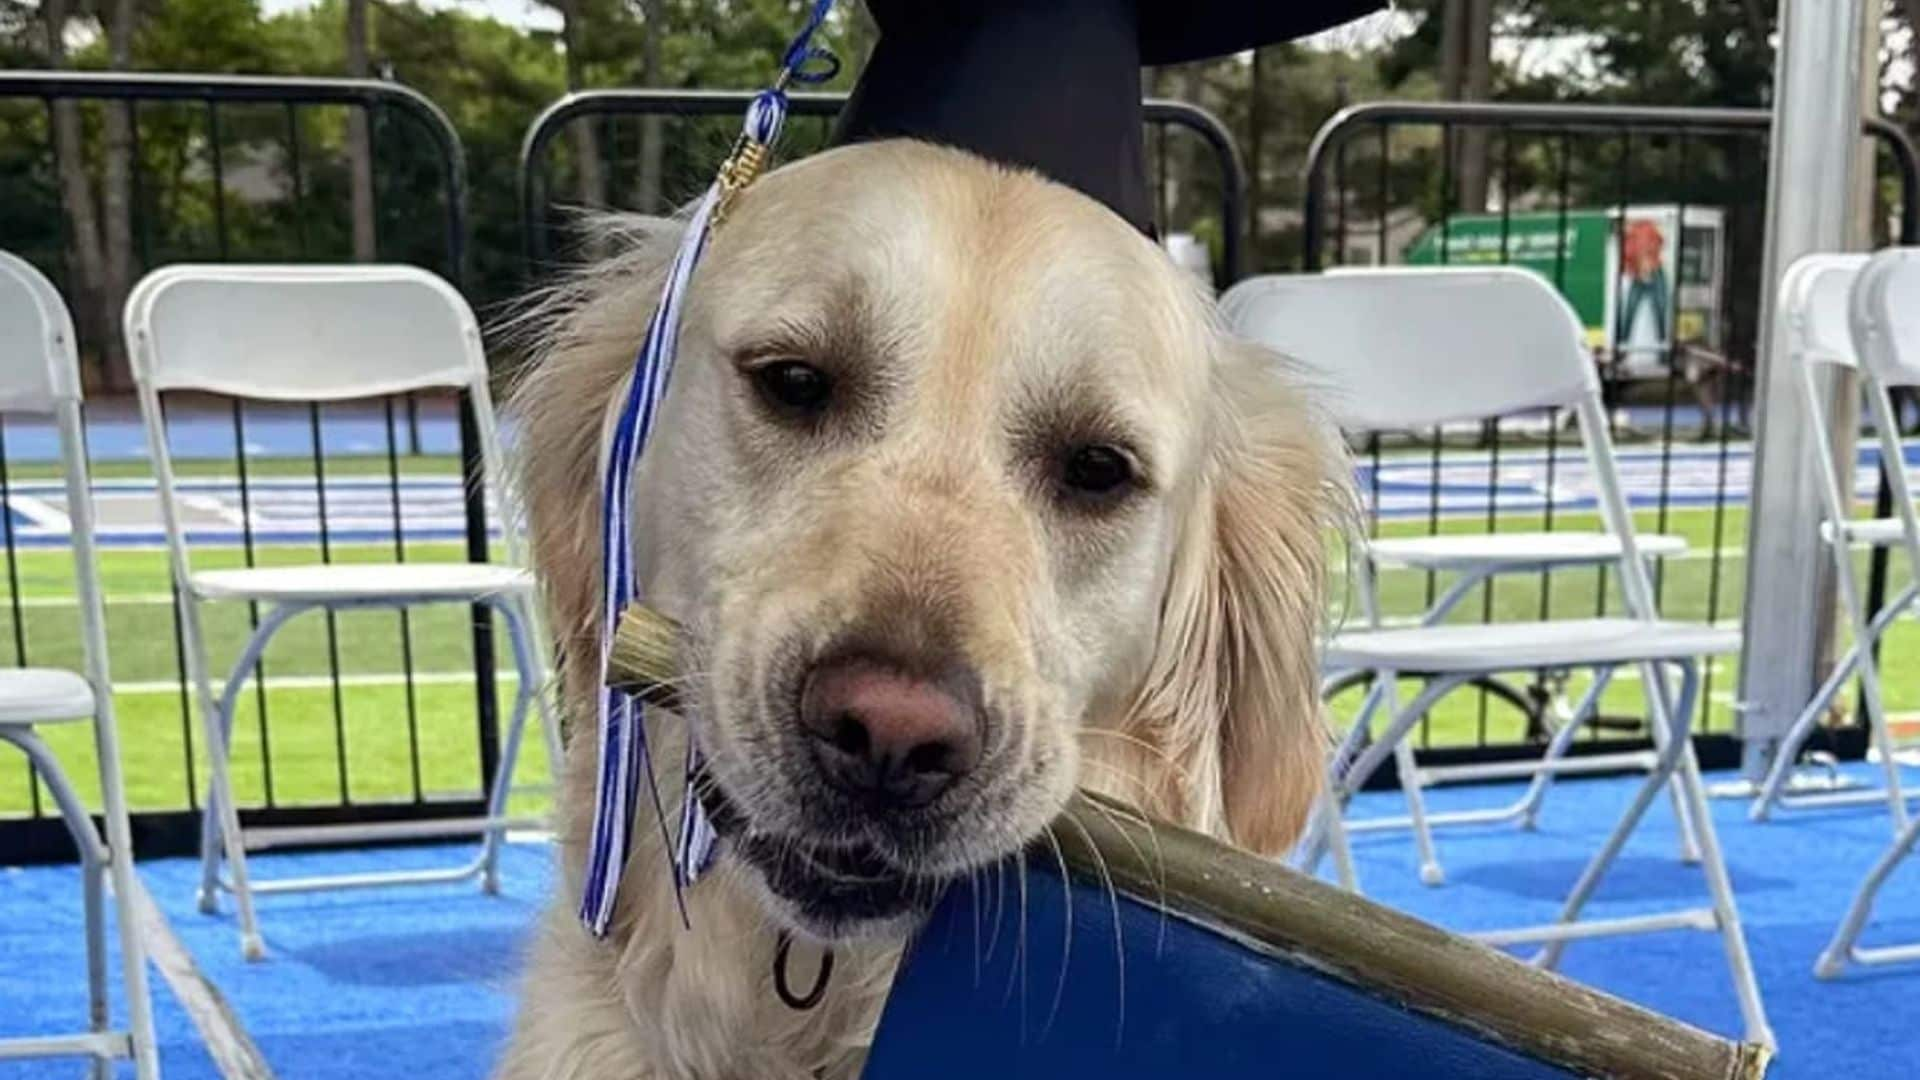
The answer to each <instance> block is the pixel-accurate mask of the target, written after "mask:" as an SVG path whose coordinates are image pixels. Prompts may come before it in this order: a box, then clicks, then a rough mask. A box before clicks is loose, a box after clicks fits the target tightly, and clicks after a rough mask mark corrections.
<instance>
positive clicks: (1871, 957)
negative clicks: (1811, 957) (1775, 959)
mask: <svg viewBox="0 0 1920 1080" xmlns="http://www.w3.org/2000/svg"><path fill="white" fill-rule="evenodd" d="M1916 843H1920V817H1916V818H1914V819H1912V820H1910V821H1908V822H1907V826H1906V828H1904V829H1902V830H1900V835H1899V836H1896V837H1895V838H1894V840H1893V843H1891V844H1889V845H1887V850H1886V851H1884V852H1882V853H1881V854H1880V858H1879V859H1878V860H1877V861H1876V862H1875V863H1874V864H1873V869H1871V870H1869V871H1867V876H1866V879H1865V880H1863V881H1862V882H1861V883H1860V887H1859V888H1858V889H1856V890H1855V891H1854V894H1853V900H1852V901H1851V902H1850V903H1848V905H1847V913H1846V915H1845V916H1843V917H1842V918H1841V920H1840V925H1839V926H1837V927H1835V928H1834V932H1833V940H1832V941H1830V942H1828V943H1827V947H1826V950H1825V951H1823V952H1822V953H1821V954H1820V959H1819V961H1818V962H1816V963H1815V964H1814V966H1813V973H1814V974H1815V975H1817V976H1819V977H1820V978H1822V979H1832V978H1836V977H1838V976H1839V975H1840V974H1841V973H1842V972H1843V971H1845V970H1846V968H1847V965H1848V964H1849V963H1853V964H1859V965H1861V966H1863V967H1874V966H1879V965H1884V964H1899V963H1909V962H1915V961H1920V943H1915V944H1912V945H1886V946H1881V947H1878V948H1863V947H1861V945H1860V944H1859V942H1860V932H1861V931H1862V930H1864V929H1866V925H1867V918H1868V916H1870V915H1872V914H1873V902H1874V899H1875V897H1876V896H1878V895H1879V892H1880V886H1882V885H1884V884H1885V883H1886V880H1887V877H1888V875H1890V874H1892V873H1893V869H1894V867H1896V866H1898V865H1900V861H1901V860H1902V859H1905V858H1906V857H1907V856H1908V855H1910V854H1912V853H1913V849H1914V845H1915V844H1916Z"/></svg>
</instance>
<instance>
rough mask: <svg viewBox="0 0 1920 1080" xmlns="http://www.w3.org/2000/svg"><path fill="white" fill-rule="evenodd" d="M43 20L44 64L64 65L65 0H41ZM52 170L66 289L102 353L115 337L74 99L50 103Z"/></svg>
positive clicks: (82, 134) (60, 67)
mask: <svg viewBox="0 0 1920 1080" xmlns="http://www.w3.org/2000/svg"><path fill="white" fill-rule="evenodd" d="M40 13H41V17H42V18H43V19H44V20H46V29H47V66H48V67H51V68H53V69H55V70H65V69H67V68H68V67H69V64H68V60H67V43H66V38H65V31H66V27H67V20H68V18H69V17H70V16H71V14H72V10H71V8H70V7H69V5H68V0H45V2H44V3H43V4H42V5H41V8H40ZM52 134H53V153H54V169H55V171H56V172H57V173H58V175H59V179H60V202H61V205H62V206H63V207H64V208H65V210H66V214H67V272H68V281H67V293H68V302H69V303H71V304H73V306H74V308H75V314H76V315H77V316H78V320H77V321H78V322H79V330H80V333H81V336H82V337H83V339H87V340H86V342H85V343H88V344H91V345H92V346H93V348H94V349H95V350H98V353H97V355H105V351H106V350H107V349H109V348H110V347H111V346H110V345H109V344H108V343H109V342H110V341H112V340H113V339H114V338H115V337H117V336H118V334H117V332H116V331H117V328H116V327H115V326H114V323H113V318H112V314H111V311H110V309H109V308H108V306H107V300H106V269H105V266H104V265H103V256H102V253H101V248H100V221H99V214H98V211H97V209H96V207H95V206H94V201H93V185H92V183H91V181H90V178H89V177H88V176H87V148H86V129H85V127H84V126H83V125H82V124H81V122H80V106H79V103H78V102H75V101H71V100H67V101H56V102H54V103H53V133H52Z"/></svg>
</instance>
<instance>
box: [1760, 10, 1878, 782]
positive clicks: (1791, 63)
mask: <svg viewBox="0 0 1920 1080" xmlns="http://www.w3.org/2000/svg"><path fill="white" fill-rule="evenodd" d="M1866 6H1867V0H1781V2H1780V47H1779V53H1778V56H1777V57H1776V59H1775V67H1774V88H1773V102H1774V113H1773V137H1772V146H1771V162H1770V168H1769V170H1768V177H1767V245H1766V257H1765V261H1764V263H1763V269H1762V275H1761V283H1762V286H1761V287H1762V290H1763V292H1762V301H1761V312H1760V332H1761V339H1760V364H1759V383H1758V386H1757V387H1756V391H1757V396H1758V400H1757V401H1756V402H1755V404H1756V406H1757V408H1756V410H1755V420H1754V465H1753V510H1752V514H1751V515H1750V517H1749V520H1748V525H1747V590H1746V607H1745V623H1746V645H1745V648H1744V649H1743V651H1742V653H1741V677H1740V737H1741V739H1742V740H1743V741H1744V743H1745V753H1744V759H1745V760H1744V762H1743V766H1744V770H1745V772H1746V774H1747V776H1748V777H1749V778H1750V779H1753V780H1755V781H1757V780H1759V779H1760V778H1761V777H1762V776H1764V775H1765V773H1766V769H1767V766H1768V765H1769V763H1770V762H1771V761H1772V757H1773V753H1774V751H1775V749H1776V748H1777V747H1778V745H1779V741H1780V739H1781V737H1782V736H1783V735H1785V734H1786V732H1787V729H1788V728H1789V727H1791V726H1792V724H1793V721H1794V717H1795V716H1796V715H1797V714H1798V713H1799V711H1800V709H1801V708H1802V706H1804V705H1805V704H1806V702H1807V699H1808V698H1809V697H1810V696H1811V694H1812V692H1813V683H1814V667H1815V663H1816V656H1815V647H1816V639H1817V637H1818V630H1819V627H1820V625H1821V624H1822V622H1824V621H1825V620H1826V618H1827V614H1828V613H1827V612H1826V611H1824V610H1823V608H1822V604H1821V597H1822V596H1823V595H1824V592H1823V590H1822V588H1821V558H1822V554H1823V552H1822V549H1821V546H1820V542H1819V533H1818V526H1817V525H1816V523H1817V522H1818V521H1819V519H1820V496H1819V487H1818V482H1817V479H1816V477H1815V465H1814V461H1813V454H1812V451H1813V446H1812V445H1811V440H1812V431H1811V427H1812V426H1811V425H1810V424H1809V423H1808V422H1807V418H1806V416H1804V415H1803V413H1802V410H1801V408H1800V406H1799V404H1798V402H1797V401H1796V400H1795V398H1796V394H1797V390H1796V387H1795V373H1794V371H1793V366H1792V362H1791V359H1790V358H1789V357H1787V356H1786V355H1784V350H1785V347H1786V340H1787V335H1785V334H1784V333H1782V332H1781V330H1780V325H1779V303H1778V300H1779V286H1780V275H1781V274H1782V273H1783V272H1784V271H1785V270H1786V268H1787V267H1788V266H1791V265H1792V264H1793V262H1794V260H1796V259H1798V258H1800V257H1801V256H1802V255H1807V254H1811V253H1814V252H1822V251H1842V250H1845V249H1846V247H1847V240H1848V228H1847V226H1848V223H1849V221H1850V216H1849V214H1848V207H1849V205H1850V204H1851V202H1852V201H1853V199H1854V196H1855V190H1856V188H1855V185H1854V183H1853V172H1854V161H1855V159H1856V157H1857V155H1856V153H1855V150H1856V146H1857V143H1856V140H1857V139H1858V138H1859V134H1860V117H1859V109H1858V101H1859V92H1860V90H1859V87H1860V83H1859V71H1860V27H1861V21H1862V20H1863V19H1864V18H1865V17H1866V12H1865V8H1866Z"/></svg>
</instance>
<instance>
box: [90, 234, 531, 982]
mask: <svg viewBox="0 0 1920 1080" xmlns="http://www.w3.org/2000/svg"><path fill="white" fill-rule="evenodd" d="M126 332H127V339H128V342H129V345H130V348H131V351H132V354H133V360H134V377H135V381H136V382H137V383H138V386H139V392H140V412H141V417H142V420H143V421H144V423H145V426H146V432H147V445H148V447H149V449H150V451H151V453H152V455H153V464H154V470H155V472H156V475H157V478H158V491H159V497H160V509H161V514H162V517H163V520H164V524H165V527H166V533H167V549H168V553H169V555H170V557H171V561H172V567H173V577H174V583H175V586H176V591H177V592H178V594H179V603H180V623H181V633H182V637H183V639H184V651H185V654H186V664H187V672H188V676H189V678H190V679H191V680H192V681H193V684H194V687H195V690H196V691H197V694H198V698H199V702H200V711H201V717H202V721H203V727H204V729H205V733H206V735H205V737H206V741H207V748H208V756H209V758H210V761H211V768H210V773H211V784H210V787H211V790H210V792H209V795H208V798H207V801H206V805H205V806H204V807H203V809H202V811H201V813H202V819H203V826H204V827H203V829H202V840H201V845H202V850H201V860H202V875H201V890H200V906H201V909H202V910H203V911H208V912H211V911H213V910H215V907H216V900H217V895H218V891H219V890H221V889H226V890H227V891H230V892H231V893H232V894H233V896H234V899H235V902H236V904H237V906H238V908H239V913H240V930H241V945H242V949H243V951H244V952H245V954H246V955H247V957H248V958H250V959H257V958H259V957H260V956H262V955H264V952H265V948H264V945H263V943H262V941H261V938H260V933H259V926H258V923H257V921H256V920H255V916H254V904H253V896H254V894H255V893H274V892H294V891H314V890H321V889H337V888H355V887H367V886H381V885H398V884H431V883H439V882H454V881H461V880H465V879H467V878H470V877H473V876H476V875H477V876H479V877H480V879H481V882H482V887H483V888H485V889H486V890H487V891H488V892H493V891H495V890H496V889H497V888H498V884H499V881H498V874H499V869H498V865H499V851H500V844H501V842H502V838H503V834H504V832H505V830H506V829H507V828H508V827H510V826H517V825H521V824H527V825H531V824H533V823H532V822H527V823H521V822H515V821H511V820H509V819H508V818H507V816H506V811H507V798H508V795H509V792H510V789H511V785H512V778H513V771H514V765H515V763H516V761H517V760H518V757H519V749H520V741H521V735H522V732H523V731H524V729H525V726H526V721H527V713H528V711H529V707H530V706H531V707H534V708H537V709H538V710H539V711H540V713H541V719H542V721H543V726H544V728H545V730H546V733H547V739H548V746H549V755H550V756H549V763H550V767H552V764H553V762H555V761H556V760H557V753H558V737H557V735H556V734H555V732H554V726H553V724H552V722H551V717H550V716H549V715H548V713H547V709H546V705H545V699H544V697H543V693H542V692H543V690H544V686H543V682H544V678H545V676H544V670H545V668H544V663H543V657H544V653H543V652H542V649H543V645H542V644H541V641H540V638H541V635H540V633H539V627H538V624H537V622H536V621H535V614H534V611H533V607H534V605H533V604H532V602H531V601H532V598H533V593H534V585H533V579H532V576H531V575H530V574H529V573H528V572H527V570H526V569H525V568H524V566H523V565H522V560H521V559H520V557H519V545H518V543H517V541H516V540H515V536H514V532H513V530H512V529H511V528H509V529H508V530H507V536H506V541H507V551H508V559H507V561H506V562H505V563H497V564H489V563H445V562H442V563H420V562H407V563H392V564H351V565H348V564H332V565H324V564H322V565H305V566H273V567H257V568H247V569H238V570H211V571H196V570H193V569H192V568H191V566H190V565H189V562H188V556H187V539H186V532H185V527H184V525H183V523H182V516H181V509H180V505H179V497H178V493H177V492H176V490H175V486H174V478H173V465H172V460H171V458H170V456H169V453H168V446H167V432H166V424H165V419H164V417H163V415H162V412H161V395H162V394H165V393H168V392H171V391H201V392H209V393H214V394H220V395H224V396H228V397H232V398H245V399H255V400H262V399H264V400H275V401H306V402H327V401H340V400H347V399H354V398H370V397H379V396H383V395H393V394H404V393H407V392H410V391H417V390H428V389H457V390H461V391H465V392H466V394H467V395H468V400H469V401H470V402H471V404H472V409H473V416H474V419H475V422H476V427H477V429H478V432H479V437H480V452H481V464H482V468H483V470H484V472H485V474H486V475H485V477H484V478H483V479H484V482H485V484H486V489H487V490H488V491H489V492H490V493H491V494H492V495H493V496H494V503H495V505H496V506H497V507H498V508H499V510H500V513H501V516H502V518H503V520H506V521H508V522H512V521H514V520H515V515H514V514H513V513H512V512H511V508H510V506H509V504H508V496H507V491H506V488H505V485H504V484H502V483H501V482H500V481H501V478H502V477H503V475H504V474H503V472H502V464H501V458H500V449H499V444H498V441H497V439H496V434H495V428H494V416H493V407H492V403H491V401H492V399H491V395H490V394H489V391H488V387H487V368H486V356H485V353H484V352H483V351H482V347H481V340H480V330H479V326H478V324H477V323H476V321H475V319H474V317H473V312H472V310H471V309H470V308H469V307H468V306H467V303H466V301H465V300H463V299H462V298H461V296H460V294H459V293H458V292H456V291H454V289H453V287H452V286H450V285H448V284H447V283H446V282H445V281H443V280H441V279H440V278H438V277H435V276H434V275H432V274H429V273H427V272H425V271H423V270H418V269H415V268H413V267H405V266H321V265H305V266H239V265H223V266H195V265H181V266H170V267H167V268H165V269H162V270H159V271H156V272H154V273H153V274H150V275H148V276H147V277H146V278H144V279H143V280H142V281H141V282H140V283H139V284H138V285H137V286H135V287H134V290H133V292H132V295H130V296H129V297H128V299H127V309H126ZM215 600H226V601H251V602H257V603H261V604H264V605H267V606H268V607H267V611H266V612H265V614H264V615H263V616H262V617H261V619H260V621H259V626H258V628H257V629H255V630H254V632H253V635H252V637H251V638H250V639H249V640H248V641H247V644H246V647H245V648H244V649H242V650H241V653H240V655H239V657H238V658H237V659H236V660H235V661H234V663H233V666H232V668H231V669H230V672H229V674H228V676H227V679H226V683H225V685H224V688H223V689H222V691H221V693H220V694H219V696H218V697H215V696H214V694H213V688H212V683H211V682H210V680H209V675H208V669H207V658H206V646H205V638H204V636H203V634H202V631H201V626H200V606H201V604H202V603H204V602H206V601H215ZM426 604H484V605H486V606H487V607H489V608H491V609H492V610H493V611H494V612H496V613H497V614H498V615H499V616H500V618H501V621H502V622H503V623H504V625H505V627H506V631H507V637H508V640H509V642H510V643H511V645H512V650H513V658H514V664H515V667H516V669H517V673H518V676H519V685H518V688H517V691H516V693H515V696H514V702H513V709H512V712H511V714H510V716H509V719H508V721H507V725H506V732H505V737H504V739H503V740H502V744H501V751H500V756H499V763H498V767H497V769H496V772H495V774H494V776H493V778H492V788H491V793H490V797H489V801H488V805H487V812H486V815H485V816H484V817H469V818H448V819H440V820H427V821H408V822H391V823H379V824H346V825H330V826H313V827H293V828H247V829H243V828H242V827H241V824H240V819H239V813H238V811H237V809H236V808H235V805H234V799H233V794H232V781H231V777H230V773H229V769H228V758H229V755H230V752H231V747H230V744H229V733H230V731H231V729H232V726H233V711H234V703H235V700H236V698H237V696H238V694H239V691H240V689H241V688H242V686H243V685H244V684H245V682H246V680H247V677H248V673H249V672H251V671H253V670H254V666H255V662H256V661H257V660H258V659H259V658H260V655H261V653H262V651H263V650H264V649H265V648H266V646H267V643H268V641H269V640H271V638H272V637H273V635H274V633H275V632H276V631H277V630H279V629H280V627H282V626H284V625H285V624H286V623H287V621H288V620H290V619H292V618H293V617H294V616H296V615H299V614H301V613H302V612H308V611H325V612H336V611H344V610H356V609H367V608H407V607H413V606H418V605H426ZM474 834H480V835H482V836H483V837H484V841H483V843H482V846H481V851H480V853H479V855H478V856H477V857H476V858H475V859H474V860H473V861H471V862H468V863H465V864H463V865H460V866H456V867H452V868H447V869H435V870H425V871H404V872H394V873H376V874H355V875H336V876H330V877H308V878H298V879H286V880H278V881H262V882H254V881H251V880H250V878H249V876H248V870H247V862H246V854H247V852H248V851H249V850H257V849H262V848H268V847H273V846H284V845H289V844H311V843H317V842H323V841H340V842H351V841H356V840H391V839H400V838H419V837H431V836H456V835H474ZM223 853H224V856H225V862H226V865H227V869H228V873H229V874H230V875H231V880H227V879H223V878H222V876H221V873H220V864H221V861H222V854H223Z"/></svg>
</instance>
